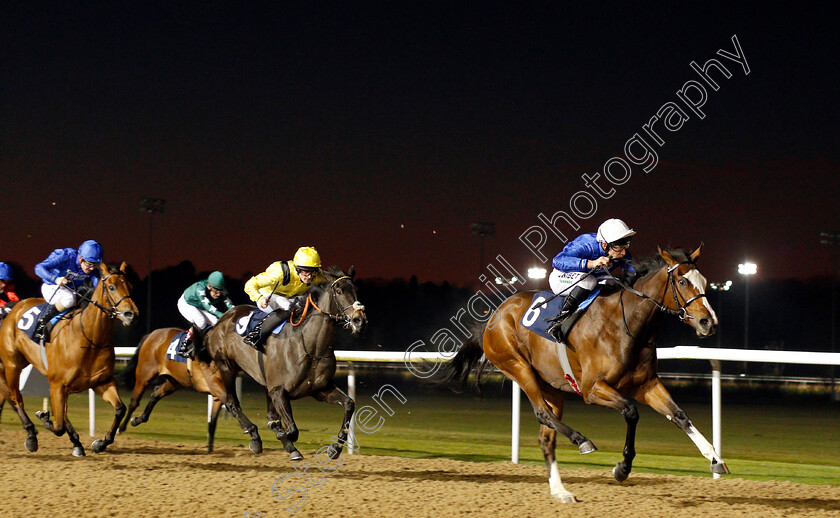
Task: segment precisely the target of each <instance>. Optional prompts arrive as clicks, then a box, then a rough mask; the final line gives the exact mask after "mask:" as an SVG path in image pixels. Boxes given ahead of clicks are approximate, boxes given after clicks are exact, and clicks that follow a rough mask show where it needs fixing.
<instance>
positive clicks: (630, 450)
mask: <svg viewBox="0 0 840 518" xmlns="http://www.w3.org/2000/svg"><path fill="white" fill-rule="evenodd" d="M586 401H587V402H588V403H595V404H597V405H600V406H604V407H607V408H612V409H614V410H617V411H618V412H620V413H621V415H622V416H624V421H625V422H626V423H627V435H626V437H625V439H624V460H623V461H621V462H619V463H618V464H616V465H615V467H614V468H613V476H614V477H615V479H616V480H618V481H619V482H624V481H625V480H627V476H628V475H630V472H631V471H633V459H634V458H636V425H637V424H638V422H639V410H638V409H637V408H636V405H634V404H633V402H632V401H631V400H629V399H627V398H625V397H624V396H622V395H621V394H619V393H618V392H617V391H616V390H615V389H614V388H612V387H611V386H609V385H608V384H607V383H606V382H605V381H603V380H598V381H596V382H595V383H594V384H593V385H592V389H590V390H589V392H587V393H586Z"/></svg>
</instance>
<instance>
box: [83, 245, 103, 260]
mask: <svg viewBox="0 0 840 518" xmlns="http://www.w3.org/2000/svg"><path fill="white" fill-rule="evenodd" d="M79 256H81V258H82V259H84V260H85V261H87V262H89V263H101V262H102V245H100V244H99V243H97V242H96V241H94V240H93V239H88V240H87V241H85V242H84V243H82V245H81V246H80V247H79Z"/></svg>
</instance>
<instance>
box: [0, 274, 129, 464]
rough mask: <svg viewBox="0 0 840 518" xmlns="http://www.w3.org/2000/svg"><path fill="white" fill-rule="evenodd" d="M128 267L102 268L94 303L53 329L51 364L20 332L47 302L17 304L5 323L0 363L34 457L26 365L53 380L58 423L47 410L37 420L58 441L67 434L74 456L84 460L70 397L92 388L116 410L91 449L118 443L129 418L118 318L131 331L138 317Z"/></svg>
mask: <svg viewBox="0 0 840 518" xmlns="http://www.w3.org/2000/svg"><path fill="white" fill-rule="evenodd" d="M125 267H126V264H125V263H122V265H121V266H120V268H119V269H117V268H114V267H112V266H106V265H105V264H104V263H100V264H99V271H100V273H101V280H100V281H99V283H98V284H97V286H96V288H95V289H94V290H93V293H92V294H91V296H90V304H88V305H84V304H82V306H84V307H78V308H76V309H74V310H73V311H72V314H70V315H67V316H66V317H65V318H62V319H61V320H60V321H59V322H58V323H56V325H55V327H54V328H53V330H52V332H51V339H50V341H49V342H48V343H47V345H46V353H45V354H46V359H47V361H46V363H47V365H44V361H43V360H42V357H41V350H40V346H39V345H38V344H37V343H35V342H33V341H32V339H30V338H29V337H28V336H27V334H26V333H25V332H24V331H23V330H22V329H26V328H27V326H31V325H33V324H34V321H35V320H36V318H35V317H36V313H35V312H36V311H37V310H36V309H33V308H34V307H35V306H38V305H39V304H42V303H43V302H44V299H41V298H31V299H26V300H23V301H21V302H18V303H17V305H15V307H14V309H13V310H12V312H11V313H9V315H8V316H7V317H6V319H5V320H4V321H3V325H2V327H0V360H2V362H3V366H4V371H5V377H6V382H7V383H8V387H9V389H10V391H11V394H10V397H9V401H10V402H11V404H12V408H14V409H15V410H16V411H17V413H18V415H19V416H20V420H21V422H22V423H23V428H24V430H26V433H27V438H26V442H25V446H26V449H27V450H29V451H30V452H34V451H37V450H38V437H37V435H36V434H37V432H36V431H35V425H34V424H32V421H31V420H30V419H29V416H27V415H26V412H25V410H24V408H23V398H22V397H21V394H20V372H21V370H23V368H24V367H26V365H28V364H32V365H33V366H34V367H35V368H36V369H38V371H39V372H41V373H42V374H44V375H45V376H46V377H47V379H48V380H49V383H50V400H51V403H52V412H53V415H54V416H55V422H53V421H51V420H50V413H49V412H48V411H47V412H37V413H36V414H35V415H36V416H38V417H39V418H40V419H41V421H43V423H44V426H45V427H46V428H47V430H49V431H51V432H53V433H54V434H55V435H57V436H59V437H60V436H61V435H64V432H67V436H68V437H69V438H70V442H71V443H73V455H74V456H76V457H81V456H84V455H85V450H84V448H83V447H82V443H81V442H79V434H78V433H76V430H75V429H74V428H73V425H72V424H71V423H70V419H69V418H68V416H67V397H68V396H69V395H70V394H75V393H77V392H81V391H83V390H87V389H91V388H92V389H93V390H94V391H95V392H96V393H97V394H99V396H101V397H102V399H104V400H105V401H107V402H108V403H110V404H111V405H112V406H113V407H114V422H113V424H112V425H111V428H110V429H109V430H108V433H106V434H105V437H104V438H103V439H97V440H95V441H94V442H93V444H92V445H91V448H92V449H93V451H94V452H96V453H99V452H102V451H104V450H105V448H107V447H108V445H109V444H111V443H113V442H114V436H115V435H116V432H117V426H118V425H119V423H120V419H121V418H122V416H123V414H124V413H125V405H124V404H123V402H122V401H121V400H120V396H119V393H118V392H117V385H116V383H115V381H114V346H113V343H112V335H113V330H114V319H115V318H117V319H119V320H120V321H121V322H122V323H123V325H124V326H129V325H131V323H132V322H133V321H134V318H135V317H136V316H137V306H135V305H134V301H132V300H131V284H130V283H129V282H128V280H126V278H125V275H124V274H125Z"/></svg>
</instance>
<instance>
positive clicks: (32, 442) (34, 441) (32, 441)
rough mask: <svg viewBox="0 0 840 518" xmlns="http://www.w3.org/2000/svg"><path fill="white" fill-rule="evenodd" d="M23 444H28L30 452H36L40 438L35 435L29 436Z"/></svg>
mask: <svg viewBox="0 0 840 518" xmlns="http://www.w3.org/2000/svg"><path fill="white" fill-rule="evenodd" d="M23 445H24V446H26V449H27V450H28V451H29V452H36V451H38V438H37V437H34V436H32V437H27V438H26V442H25V443H23Z"/></svg>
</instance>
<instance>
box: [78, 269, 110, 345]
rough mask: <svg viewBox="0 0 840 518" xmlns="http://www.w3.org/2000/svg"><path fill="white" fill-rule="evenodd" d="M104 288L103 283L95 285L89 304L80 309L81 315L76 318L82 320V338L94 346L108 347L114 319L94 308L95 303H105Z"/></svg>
mask: <svg viewBox="0 0 840 518" xmlns="http://www.w3.org/2000/svg"><path fill="white" fill-rule="evenodd" d="M104 299H105V286H104V283H103V282H101V281H100V282H99V284H97V286H96V289H95V290H94V291H93V295H92V296H91V302H90V303H89V304H88V305H87V306H86V307H85V308H84V309H82V313H81V315H80V316H79V317H78V318H81V319H82V329H83V332H84V336H85V337H86V338H87V340H88V341H91V342H93V343H94V344H95V345H100V346H104V345H108V344H110V341H111V333H112V332H113V330H114V319H112V318H110V317H109V316H108V315H106V314H105V312H104V311H102V310H101V309H99V308H98V307H96V304H95V303H99V304H102V305H104V304H103V302H105V300H104Z"/></svg>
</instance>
